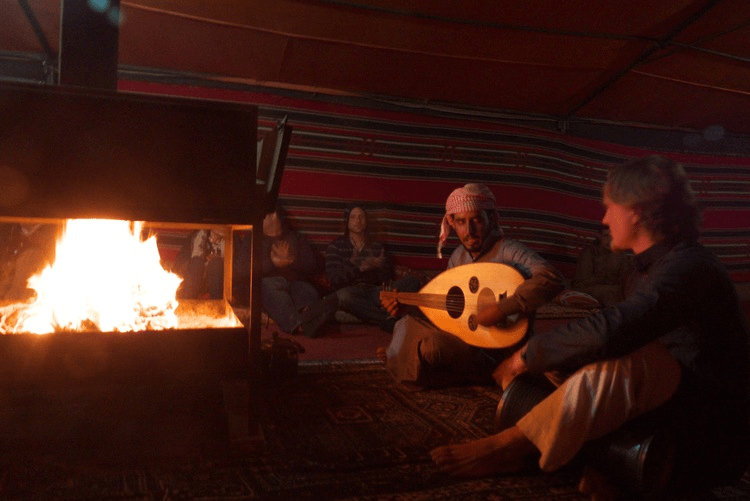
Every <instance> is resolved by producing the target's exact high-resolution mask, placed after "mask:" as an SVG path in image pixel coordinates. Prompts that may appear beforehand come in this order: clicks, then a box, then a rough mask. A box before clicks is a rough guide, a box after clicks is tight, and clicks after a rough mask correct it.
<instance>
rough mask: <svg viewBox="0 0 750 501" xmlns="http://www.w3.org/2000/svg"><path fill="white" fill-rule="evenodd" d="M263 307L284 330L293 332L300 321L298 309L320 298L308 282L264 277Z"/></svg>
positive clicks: (262, 287)
mask: <svg viewBox="0 0 750 501" xmlns="http://www.w3.org/2000/svg"><path fill="white" fill-rule="evenodd" d="M261 289H262V296H263V309H264V310H266V313H268V316H269V317H271V318H272V319H273V321H274V322H276V323H277V324H278V326H279V328H281V330H283V331H284V332H288V333H293V332H294V331H295V329H297V327H299V324H300V323H302V317H301V315H300V310H301V309H302V308H304V307H305V306H307V305H309V304H312V303H314V302H315V301H317V300H318V299H319V298H320V294H319V293H318V290H317V289H316V288H315V287H314V286H313V285H312V284H311V283H309V282H305V281H304V280H296V281H293V282H290V281H289V280H287V279H286V278H284V277H279V276H276V277H265V278H263V281H262V286H261Z"/></svg>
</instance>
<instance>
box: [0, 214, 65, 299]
mask: <svg viewBox="0 0 750 501" xmlns="http://www.w3.org/2000/svg"><path fill="white" fill-rule="evenodd" d="M60 230H61V228H60V227H59V226H57V225H54V224H15V223H13V224H7V225H2V228H0V255H1V256H2V262H1V263H0V298H1V299H5V300H8V301H25V300H27V299H30V298H31V297H33V296H34V291H33V290H32V289H29V288H28V281H29V278H31V277H32V276H34V275H36V274H38V273H39V272H41V271H42V270H43V269H44V267H45V266H47V265H51V264H52V263H53V262H54V259H55V245H56V243H57V238H58V237H59V236H60Z"/></svg>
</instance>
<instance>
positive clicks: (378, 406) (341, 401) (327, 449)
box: [0, 360, 750, 501]
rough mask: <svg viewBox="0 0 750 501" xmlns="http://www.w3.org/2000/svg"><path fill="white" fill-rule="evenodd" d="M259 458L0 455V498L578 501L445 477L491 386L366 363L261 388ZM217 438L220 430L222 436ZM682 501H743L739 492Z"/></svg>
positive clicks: (555, 487) (746, 485)
mask: <svg viewBox="0 0 750 501" xmlns="http://www.w3.org/2000/svg"><path fill="white" fill-rule="evenodd" d="M262 397H263V399H264V401H265V405H263V406H262V408H260V409H258V413H259V415H260V418H261V421H262V423H263V433H264V436H265V440H266V444H265V449H264V450H263V451H262V452H258V453H256V454H252V455H250V456H249V457H243V458H239V459H237V458H234V459H230V458H228V457H226V456H224V457H221V455H215V454H204V455H200V454H198V455H196V454H190V455H187V456H186V457H185V458H184V460H183V461H176V460H175V459H174V458H171V459H170V460H169V461H165V462H164V463H162V464H159V463H158V462H157V463H152V464H149V465H139V466H131V467H122V466H121V467H113V466H110V467H103V466H99V467H95V466H91V465H89V466H84V465H81V464H75V462H64V461H60V460H59V459H58V458H55V457H50V456H34V455H24V454H21V455H18V454H15V455H13V456H9V455H8V454H2V453H0V458H2V462H1V463H0V471H1V473H0V498H2V499H40V500H42V499H44V500H48V499H66V500H67V499H70V500H73V499H75V500H105V499H112V500H114V499H117V500H165V501H167V500H182V499H192V500H218V499H231V500H270V501H274V500H279V501H281V500H284V501H287V500H295V501H297V500H332V499H339V500H351V501H355V500H356V501H364V500H407V499H408V500H448V499H450V500H454V499H461V500H553V499H554V500H579V499H584V498H583V497H582V496H580V495H579V494H578V492H577V491H576V484H577V480H578V478H577V474H576V472H575V471H573V469H572V468H571V469H569V470H567V471H561V472H557V473H555V474H541V473H535V472H532V473H528V474H524V475H513V476H503V477H496V478H489V479H481V480H458V479H453V478H450V477H447V476H445V475H443V474H441V473H440V472H439V471H437V469H436V468H435V467H434V465H433V464H432V462H431V461H430V458H429V451H430V450H431V449H432V448H434V447H436V446H439V445H443V444H447V443H455V442H462V441H466V440H470V439H473V438H477V437H482V436H485V435H487V434H488V433H491V432H492V431H493V428H494V425H493V421H494V413H495V409H496V406H497V402H498V400H499V397H500V395H499V392H498V390H497V389H496V388H491V387H468V388H451V389H445V390H439V391H424V392H409V391H406V390H404V389H402V388H401V387H399V386H397V385H395V384H394V383H393V382H392V380H391V379H390V377H389V376H388V375H387V374H386V372H385V370H384V369H383V367H382V365H380V364H379V363H377V362H376V361H373V360H360V361H349V362H342V363H326V364H321V363H306V364H302V365H301V366H300V370H299V373H298V375H297V376H296V377H294V378H290V379H287V380H284V381H279V382H276V383H274V384H268V385H266V386H265V387H264V388H263V389H262ZM220 434H221V431H220V430H217V436H218V435H220ZM680 499H684V500H696V501H699V500H709V499H718V500H729V499H735V500H739V499H750V477H748V476H746V478H745V479H744V481H743V482H742V483H740V484H739V485H737V486H733V487H727V488H724V489H717V490H715V491H713V492H708V493H696V494H694V495H691V496H689V497H682V498H680Z"/></svg>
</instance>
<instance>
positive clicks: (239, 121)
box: [0, 83, 266, 438]
mask: <svg viewBox="0 0 750 501" xmlns="http://www.w3.org/2000/svg"><path fill="white" fill-rule="evenodd" d="M257 116H258V112H257V107H255V106H253V105H248V104H239V103H228V102H220V101H206V100H197V99H187V98H176V97H165V96H153V95H145V94H138V93H126V92H115V91H109V90H96V89H83V88H66V87H58V86H35V85H19V84H5V83H0V186H3V187H4V189H3V190H2V193H0V222H21V223H24V222H25V223H35V222H51V221H60V220H64V219H74V218H97V219H118V220H129V221H143V222H144V223H145V227H146V228H152V229H159V228H183V229H187V228H195V229H198V228H223V229H226V230H229V234H228V235H227V238H226V242H227V245H226V247H225V262H224V269H225V274H224V298H223V300H222V301H223V302H224V304H225V305H226V307H229V306H228V303H231V302H232V299H233V298H232V287H231V284H232V266H231V256H232V255H233V251H234V250H233V249H232V240H233V239H232V235H233V232H235V231H245V232H248V233H250V234H251V238H252V248H251V251H250V256H248V258H249V259H250V308H249V316H248V317H247V318H246V319H243V320H244V322H245V325H244V326H243V327H238V328H221V329H214V330H216V331H219V334H218V336H217V337H218V338H221V337H222V336H225V335H227V334H228V335H229V338H231V340H229V341H228V343H229V344H228V346H230V347H231V348H229V351H230V352H231V351H232V350H235V351H236V350H240V351H243V350H244V351H245V353H243V354H241V356H240V357H234V356H231V353H229V352H226V351H225V352H224V353H225V355H226V356H227V357H228V358H231V363H230V364H228V365H229V367H222V364H221V363H216V361H215V360H210V359H208V358H203V355H202V352H203V350H204V344H205V342H206V339H205V336H203V337H201V336H200V333H199V332H195V331H190V330H186V331H185V332H178V333H176V334H177V336H176V337H178V338H182V339H187V340H189V342H190V343H192V344H193V345H194V348H192V351H191V349H188V350H187V351H186V352H185V353H183V354H179V353H177V354H175V357H176V358H175V361H173V362H171V363H173V366H172V367H171V368H172V369H173V368H174V367H176V366H178V365H180V364H182V362H183V361H187V362H188V363H193V362H195V364H193V365H192V366H191V367H188V368H187V373H186V375H185V376H184V377H186V378H188V379H191V380H193V379H195V378H196V377H197V378H200V377H202V375H204V376H205V375H207V376H208V379H211V380H213V381H219V380H221V379H222V378H227V377H229V378H234V377H240V378H241V379H245V380H246V381H247V382H248V383H249V387H248V388H253V387H254V385H255V384H257V382H258V381H260V312H261V305H260V297H261V295H260V273H261V259H260V257H261V256H260V249H261V248H262V246H261V244H260V238H261V236H262V231H258V230H260V229H261V228H262V219H263V216H264V214H265V212H264V210H265V209H264V207H265V204H266V200H265V198H266V187H265V186H264V185H263V184H259V183H256V167H257V161H256V155H257V151H256V150H257ZM154 332H161V331H154ZM99 334H103V337H102V338H101V339H100V340H97V338H92V337H91V334H89V333H85V335H84V336H83V337H82V339H84V338H85V340H86V341H85V342H84V343H83V344H86V343H88V344H91V343H94V344H97V345H98V344H99V343H101V342H104V343H105V344H106V343H107V341H106V340H107V339H110V340H111V341H112V342H111V343H109V344H110V347H112V346H114V347H115V349H125V350H131V349H132V346H131V343H130V342H129V341H125V340H124V339H123V338H121V336H126V335H130V334H129V333H125V334H123V333H96V335H99ZM140 334H141V333H133V335H135V336H136V337H140V338H141V339H142V342H144V343H145V344H146V345H148V344H149V343H150V344H152V345H155V344H158V342H155V341H154V340H155V339H156V338H157V337H158V335H152V334H151V333H149V334H144V335H142V336H141V335H140ZM169 334H170V333H169V332H167V333H166V335H169ZM75 335H76V334H65V333H62V334H59V335H58V334H54V335H50V336H54V337H56V339H54V340H53V339H52V338H51V339H50V340H49V341H47V343H49V344H50V345H57V344H62V345H68V344H70V343H69V340H68V339H67V337H68V336H75ZM196 335H197V336H198V337H196ZM9 336H16V335H9ZM20 336H35V335H32V334H21V335H20ZM229 338H227V339H229ZM102 340H103V341H102ZM190 340H192V341H190ZM237 340H239V341H240V342H239V344H238V343H237ZM29 343H31V344H32V345H34V346H37V348H36V350H37V352H39V351H40V350H42V351H44V350H46V349H47V348H39V347H38V345H39V344H40V340H39V339H31V338H27V339H23V340H21V339H18V340H14V341H13V342H12V343H10V345H12V346H15V345H24V344H29ZM41 343H42V344H44V341H42V342H41ZM8 346H9V345H8V344H6V345H5V347H3V348H2V349H3V350H8V349H9V348H8ZM118 346H119V347H121V348H117V347H118ZM103 349H104V348H103ZM108 349H109V348H106V349H105V351H106V350H108ZM169 352H170V350H163V351H162V354H163V355H164V356H171V353H169ZM219 352H221V350H219ZM156 358H160V357H158V356H157V357H156ZM154 360H155V359H149V358H148V357H147V358H145V359H144V361H142V364H143V365H146V366H147V365H148V364H149V363H151V362H154ZM243 360H244V361H246V362H247V367H246V368H244V369H243V368H241V365H242V363H243ZM154 363H158V361H156V362H154ZM121 365H123V364H121ZM127 365H128V364H124V366H127ZM131 365H132V364H131ZM238 367H239V368H240V370H239V371H238V370H237V369H238ZM196 368H198V369H199V370H198V372H197V373H196ZM133 369H135V370H136V372H137V364H136V365H134V366H133V367H131V368H128V369H127V370H131V371H132V370H133ZM225 369H226V370H225ZM47 372H49V369H48V368H47V367H41V368H38V369H37V370H36V372H34V371H32V372H20V373H17V372H16V373H3V374H2V377H1V378H0V379H2V380H0V385H2V384H6V385H8V384H10V385H13V384H14V383H16V382H21V383H22V384H29V383H32V384H34V385H36V384H41V385H44V384H47V383H46V382H45V381H49V378H48V374H47ZM52 372H53V373H54V369H53V370H52ZM156 373H158V374H161V375H167V374H172V371H171V370H164V371H161V372H160V371H156ZM19 374H20V375H19ZM51 377H52V378H54V375H52V376H51ZM106 377H108V378H111V380H112V381H121V378H122V376H121V374H118V373H112V374H108V375H107V376H106ZM14 378H15V379H14ZM146 379H148V378H146ZM178 379H179V376H178ZM170 380H172V381H174V379H173V378H172V376H170ZM66 381H68V382H69V383H70V385H71V387H73V386H75V385H78V384H79V383H80V379H77V376H71V377H69V378H68V379H67V380H66ZM63 382H64V381H63ZM66 384H67V383H66ZM118 384H119V383H118ZM254 394H255V392H253V391H251V390H249V396H248V398H249V400H250V401H249V402H248V407H249V408H250V409H252V408H253V405H254V404H253V402H252V400H253V395H254ZM243 407H244V404H243ZM241 428H244V426H243V427H241ZM240 433H245V431H242V430H241V431H240ZM247 433H249V435H250V438H252V436H253V434H255V433H259V429H258V425H257V422H256V421H255V417H254V415H253V413H252V411H250V412H249V416H248V427H247ZM245 438H247V437H245Z"/></svg>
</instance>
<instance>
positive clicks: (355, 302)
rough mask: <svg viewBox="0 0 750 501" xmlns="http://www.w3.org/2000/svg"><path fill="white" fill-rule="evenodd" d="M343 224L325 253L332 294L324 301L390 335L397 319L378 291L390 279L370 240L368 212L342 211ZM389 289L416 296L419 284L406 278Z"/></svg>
mask: <svg viewBox="0 0 750 501" xmlns="http://www.w3.org/2000/svg"><path fill="white" fill-rule="evenodd" d="M344 224H345V227H344V235H343V236H342V237H340V238H337V239H335V240H334V241H333V242H331V243H330V244H329V245H328V248H327V249H326V253H325V267H326V275H327V276H328V281H329V283H330V286H331V288H332V289H333V290H334V291H335V292H334V293H333V294H331V295H330V296H329V298H327V299H330V300H331V301H334V299H335V305H336V309H340V310H343V311H345V312H347V313H349V314H351V315H354V316H355V317H357V318H359V319H360V320H362V321H364V322H367V323H370V324H374V325H378V326H380V328H381V329H383V330H385V331H386V332H392V331H393V324H394V323H395V321H396V319H395V318H393V317H391V316H389V315H388V312H387V311H386V310H384V309H383V308H382V307H381V304H380V291H382V290H383V285H384V284H386V283H388V282H390V281H391V279H392V278H393V272H392V269H391V265H390V263H389V262H388V257H387V256H386V254H385V248H384V247H383V244H382V243H380V242H378V241H375V240H373V239H372V238H371V237H370V234H369V227H368V220H367V212H365V209H364V208H363V207H362V206H361V205H357V204H355V205H351V206H349V207H347V208H346V209H345V211H344ZM392 286H393V287H394V288H396V289H398V290H401V291H407V292H408V291H411V292H415V291H417V290H419V288H420V286H421V282H420V281H419V279H417V278H416V277H411V276H406V277H403V278H402V279H399V280H397V281H396V282H394V283H393V284H392Z"/></svg>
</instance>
